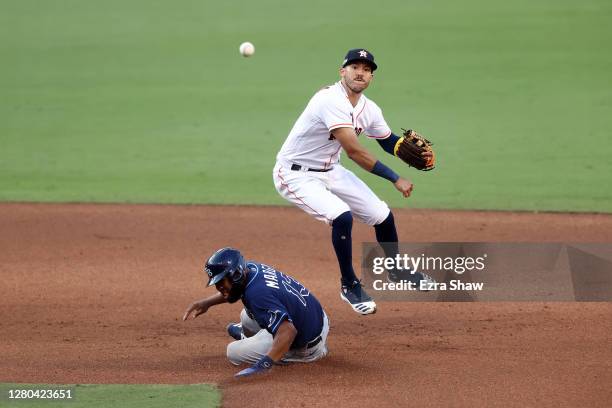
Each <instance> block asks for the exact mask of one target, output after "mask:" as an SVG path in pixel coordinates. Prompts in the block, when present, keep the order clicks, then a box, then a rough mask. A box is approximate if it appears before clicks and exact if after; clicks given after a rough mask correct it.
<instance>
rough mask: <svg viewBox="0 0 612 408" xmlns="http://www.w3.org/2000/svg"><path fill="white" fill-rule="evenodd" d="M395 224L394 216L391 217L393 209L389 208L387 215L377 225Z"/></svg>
mask: <svg viewBox="0 0 612 408" xmlns="http://www.w3.org/2000/svg"><path fill="white" fill-rule="evenodd" d="M393 224H395V218H393V211H391V210H389V215H387V217H386V218H385V219H384V220H383V221H382V222H380V223H378V224H377V225H393Z"/></svg>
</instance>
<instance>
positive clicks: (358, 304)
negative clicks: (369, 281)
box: [340, 281, 376, 315]
mask: <svg viewBox="0 0 612 408" xmlns="http://www.w3.org/2000/svg"><path fill="white" fill-rule="evenodd" d="M340 298H341V299H342V300H344V301H345V302H347V303H348V304H349V305H351V307H352V308H353V310H354V311H355V312H357V313H359V314H362V315H368V314H372V313H376V303H374V301H373V300H372V298H371V297H370V296H368V294H367V293H366V291H365V290H364V289H363V287H361V282H360V281H355V282H353V284H352V285H350V286H345V285H342V288H341V289H340Z"/></svg>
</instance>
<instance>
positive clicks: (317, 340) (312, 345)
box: [306, 335, 323, 348]
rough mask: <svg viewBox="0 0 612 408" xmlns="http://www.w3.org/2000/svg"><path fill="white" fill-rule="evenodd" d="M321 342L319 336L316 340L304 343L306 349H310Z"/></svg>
mask: <svg viewBox="0 0 612 408" xmlns="http://www.w3.org/2000/svg"><path fill="white" fill-rule="evenodd" d="M321 340H323V338H322V337H321V336H320V335H319V336H317V338H316V339H314V340H312V341H310V342H308V343H306V348H311V347H314V346H316V345H317V344H319V343H320V342H321Z"/></svg>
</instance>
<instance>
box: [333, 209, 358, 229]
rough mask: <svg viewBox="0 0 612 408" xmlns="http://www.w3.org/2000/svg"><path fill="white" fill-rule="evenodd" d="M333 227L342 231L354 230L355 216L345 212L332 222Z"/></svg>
mask: <svg viewBox="0 0 612 408" xmlns="http://www.w3.org/2000/svg"><path fill="white" fill-rule="evenodd" d="M332 227H334V228H342V229H351V228H353V214H351V212H350V211H346V212H343V213H342V214H340V215H339V216H337V217H336V219H335V220H334V221H333V222H332Z"/></svg>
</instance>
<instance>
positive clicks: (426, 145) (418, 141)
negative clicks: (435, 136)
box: [393, 129, 436, 171]
mask: <svg viewBox="0 0 612 408" xmlns="http://www.w3.org/2000/svg"><path fill="white" fill-rule="evenodd" d="M402 130H403V131H404V133H403V135H404V136H403V137H400V138H399V140H398V141H397V143H395V148H394V149H393V154H394V155H396V156H397V157H399V158H400V159H402V160H403V161H404V162H406V163H407V164H408V165H409V166H410V167H414V168H416V169H418V170H423V171H429V170H433V169H434V165H435V161H436V159H435V154H434V151H433V149H432V148H431V146H432V144H433V143H431V142H430V141H429V140H427V139H425V138H424V137H423V136H421V135H419V134H418V133H417V132H415V131H414V130H412V129H409V130H405V129H402ZM425 152H430V154H426V155H425V156H423V153H425Z"/></svg>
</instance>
